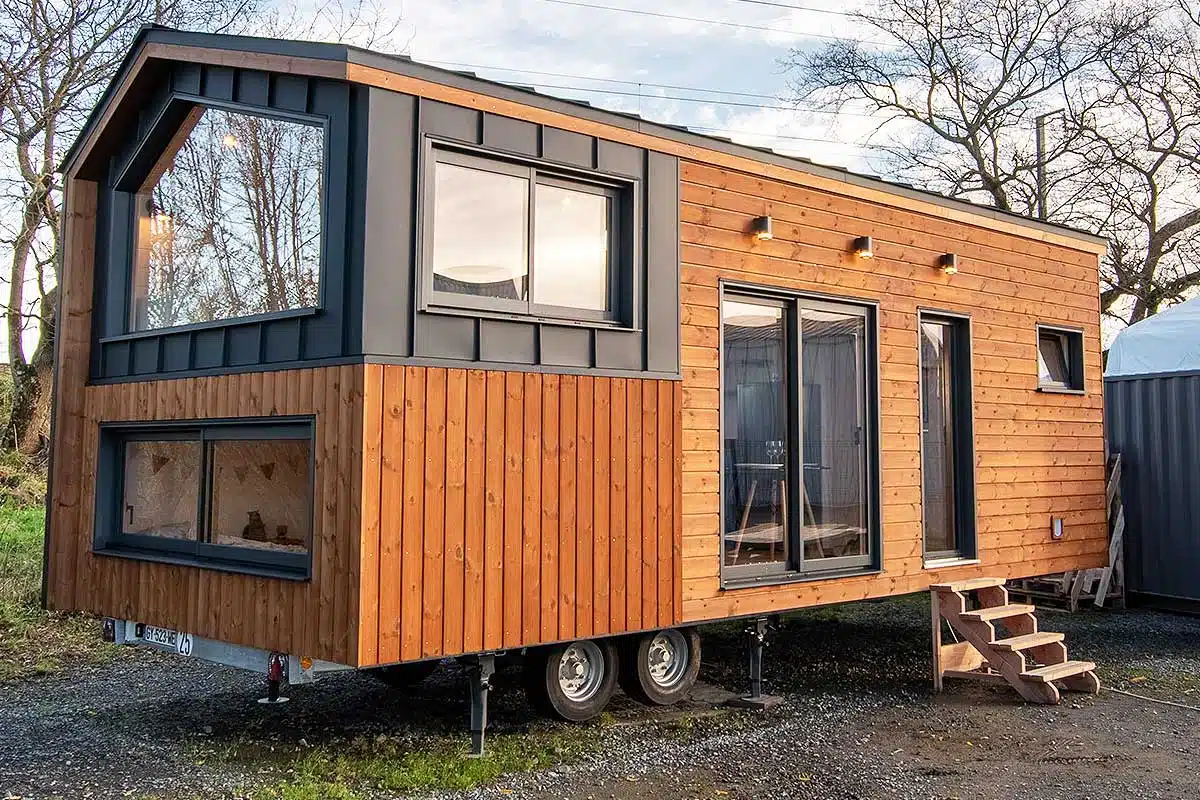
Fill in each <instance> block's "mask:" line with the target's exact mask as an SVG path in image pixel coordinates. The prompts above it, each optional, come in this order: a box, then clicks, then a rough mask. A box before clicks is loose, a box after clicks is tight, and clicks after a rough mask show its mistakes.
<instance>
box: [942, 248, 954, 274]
mask: <svg viewBox="0 0 1200 800" xmlns="http://www.w3.org/2000/svg"><path fill="white" fill-rule="evenodd" d="M938 266H939V267H941V268H942V272H944V273H946V274H947V275H957V274H958V254H957V253H944V254H943V255H942V257H941V258H939V259H938Z"/></svg>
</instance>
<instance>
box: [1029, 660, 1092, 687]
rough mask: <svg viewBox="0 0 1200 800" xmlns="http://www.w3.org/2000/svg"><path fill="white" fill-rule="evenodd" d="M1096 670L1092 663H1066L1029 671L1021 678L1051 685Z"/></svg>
mask: <svg viewBox="0 0 1200 800" xmlns="http://www.w3.org/2000/svg"><path fill="white" fill-rule="evenodd" d="M1095 668H1096V665H1095V664H1093V663H1092V662H1091V661H1064V662H1063V663H1061V664H1049V665H1047V666H1044V667H1038V668H1037V669H1031V670H1027V671H1025V672H1022V673H1021V677H1022V678H1025V679H1027V680H1031V681H1039V682H1041V683H1051V682H1052V681H1060V680H1062V679H1063V678H1070V677H1071V676H1073V675H1082V674H1083V673H1085V672H1091V671H1092V670H1094V669H1095Z"/></svg>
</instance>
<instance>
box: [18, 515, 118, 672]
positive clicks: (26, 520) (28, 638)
mask: <svg viewBox="0 0 1200 800" xmlns="http://www.w3.org/2000/svg"><path fill="white" fill-rule="evenodd" d="M44 540H45V510H44V509H42V508H41V507H40V506H35V507H29V508H13V507H11V506H8V505H0V680H10V679H13V678H20V677H25V676H28V675H37V674H43V673H49V672H55V671H57V670H58V669H61V668H62V667H63V666H65V665H66V664H68V663H75V662H79V661H95V660H101V659H103V658H106V657H109V656H111V655H113V654H114V653H115V652H117V648H115V647H111V646H109V645H105V644H104V643H103V642H101V641H100V636H99V631H98V630H97V625H96V622H95V620H93V619H90V618H88V617H84V616H81V615H78V614H75V615H66V614H54V613H51V612H48V611H45V610H43V609H42V608H41V591H42V548H43V542H44Z"/></svg>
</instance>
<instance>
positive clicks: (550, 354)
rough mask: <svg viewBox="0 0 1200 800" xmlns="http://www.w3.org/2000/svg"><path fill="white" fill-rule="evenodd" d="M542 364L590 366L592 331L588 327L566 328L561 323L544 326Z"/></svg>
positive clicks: (540, 338) (540, 339)
mask: <svg viewBox="0 0 1200 800" xmlns="http://www.w3.org/2000/svg"><path fill="white" fill-rule="evenodd" d="M538 342H539V344H540V345H541V350H542V352H541V361H540V363H541V364H542V366H546V367H590V366H593V364H594V362H593V361H592V332H591V331H590V330H588V329H587V328H566V327H563V326H561V325H555V326H550V325H544V326H542V332H541V336H539V337H538Z"/></svg>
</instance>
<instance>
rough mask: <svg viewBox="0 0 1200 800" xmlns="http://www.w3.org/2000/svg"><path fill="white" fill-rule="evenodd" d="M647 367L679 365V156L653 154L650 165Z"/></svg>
mask: <svg viewBox="0 0 1200 800" xmlns="http://www.w3.org/2000/svg"><path fill="white" fill-rule="evenodd" d="M646 184H647V192H646V197H647V201H646V274H647V275H648V276H649V280H648V281H647V283H646V285H645V289H646V317H645V319H646V369H648V370H650V371H652V372H674V371H676V370H678V369H679V314H680V309H679V283H680V276H679V159H677V158H674V157H673V156H666V155H663V154H662V153H654V152H651V153H649V155H648V157H647V169H646Z"/></svg>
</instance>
